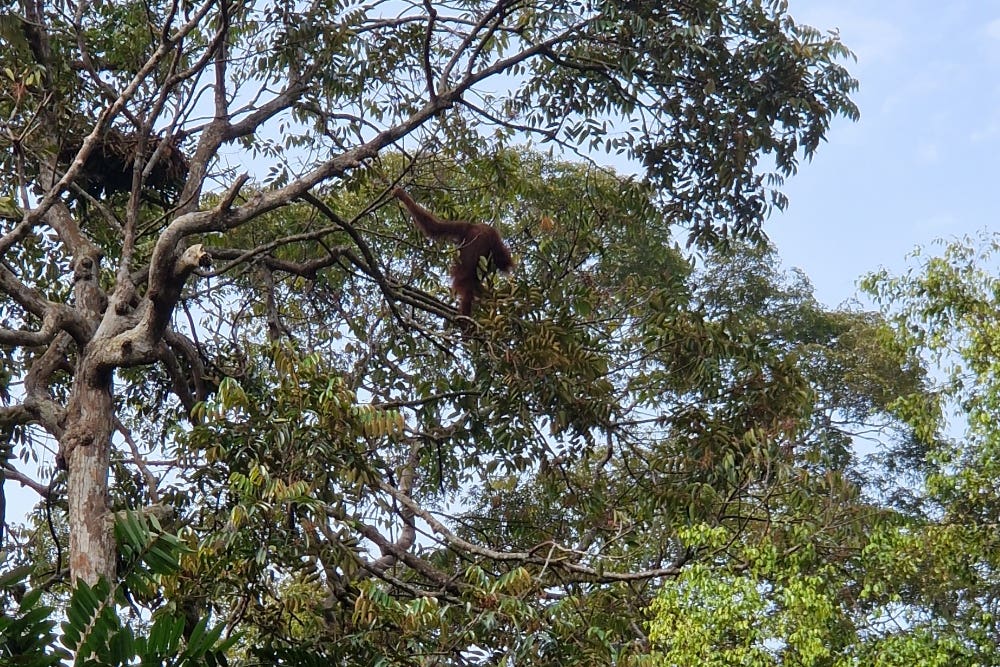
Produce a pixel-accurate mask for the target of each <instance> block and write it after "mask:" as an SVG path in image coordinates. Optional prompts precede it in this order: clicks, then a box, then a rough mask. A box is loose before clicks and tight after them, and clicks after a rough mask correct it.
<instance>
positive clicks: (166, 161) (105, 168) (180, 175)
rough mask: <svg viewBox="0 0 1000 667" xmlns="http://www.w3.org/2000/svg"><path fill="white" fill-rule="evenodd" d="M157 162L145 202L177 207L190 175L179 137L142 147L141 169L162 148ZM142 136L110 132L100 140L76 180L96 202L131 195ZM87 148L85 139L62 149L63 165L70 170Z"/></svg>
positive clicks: (145, 184)
mask: <svg viewBox="0 0 1000 667" xmlns="http://www.w3.org/2000/svg"><path fill="white" fill-rule="evenodd" d="M161 144H162V146H163V147H162V149H160V152H159V154H158V155H157V156H156V162H155V163H154V164H153V166H152V167H151V168H150V169H149V170H148V173H147V175H146V178H145V179H144V181H143V183H142V188H143V195H144V198H145V199H147V200H148V201H151V202H152V203H154V204H157V205H160V206H166V205H168V204H169V203H171V202H173V203H176V201H177V198H178V197H179V196H180V193H181V190H182V189H183V188H184V183H185V181H186V180H187V175H188V161H187V158H186V157H185V156H184V153H183V152H181V150H180V148H179V147H178V145H177V144H178V139H177V138H176V137H168V138H166V139H163V138H160V137H157V136H155V135H154V136H150V137H148V138H147V139H146V141H145V145H144V146H143V147H142V148H143V151H142V160H141V165H142V168H143V169H146V165H147V164H149V162H150V160H152V159H153V156H154V153H156V151H157V149H158V148H160V146H161ZM139 145H140V141H139V136H138V135H136V134H126V133H124V132H121V131H120V130H115V129H112V130H109V131H108V132H106V133H105V134H104V136H103V137H101V138H100V139H99V140H98V143H97V145H96V146H95V147H94V150H92V151H91V153H90V155H89V156H88V157H87V160H86V162H84V165H83V169H82V170H81V172H80V175H79V177H78V178H77V180H76V183H77V185H78V186H79V187H80V188H82V189H83V190H84V191H86V192H87V194H89V195H90V196H92V197H94V198H95V199H103V198H106V197H110V196H112V195H114V194H115V193H119V192H131V190H132V180H133V178H132V177H133V169H134V167H135V164H136V162H135V158H136V154H137V153H138V150H139ZM82 146H83V139H82V138H73V139H71V140H69V141H67V142H65V143H64V144H63V145H62V146H61V147H60V149H59V154H58V159H59V164H61V165H64V166H67V167H68V166H69V164H70V162H71V161H72V160H73V158H75V157H76V154H77V153H78V152H79V151H80V148H81V147H82Z"/></svg>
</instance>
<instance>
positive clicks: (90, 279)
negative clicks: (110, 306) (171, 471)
mask: <svg viewBox="0 0 1000 667" xmlns="http://www.w3.org/2000/svg"><path fill="white" fill-rule="evenodd" d="M99 274H100V255H99V254H97V253H94V252H87V253H81V257H80V258H79V259H77V261H76V262H75V266H74V271H73V280H74V292H75V298H76V308H77V310H78V311H80V312H81V313H83V314H84V315H85V316H86V318H87V319H88V320H90V321H91V322H93V323H94V329H95V331H96V329H97V324H98V323H99V322H100V321H101V318H102V316H103V315H105V314H106V313H104V312H103V311H104V309H105V306H106V304H107V301H106V299H105V297H104V293H103V292H102V291H101V290H100V287H99V285H98V282H97V276H98V275H99ZM99 345H100V339H99V338H98V337H97V336H94V337H92V338H91V340H90V341H89V342H88V343H87V344H86V345H85V347H84V349H83V350H81V351H80V358H79V359H78V361H77V368H76V373H75V376H74V378H73V391H72V394H71V395H70V399H69V405H68V406H67V410H66V430H65V431H64V432H63V436H62V438H61V439H60V442H59V457H60V459H61V463H62V465H63V466H64V467H65V468H66V470H67V474H68V476H69V483H68V484H67V487H68V488H67V496H68V497H67V502H68V505H69V568H70V577H71V580H73V581H75V580H76V579H83V581H85V582H87V584H88V585H90V586H93V585H94V584H95V583H97V580H98V579H99V578H100V577H105V578H107V579H108V580H109V581H112V580H113V578H114V573H115V545H114V537H113V534H112V531H111V524H110V522H109V521H108V512H109V511H110V498H109V493H108V470H109V468H110V465H111V432H112V424H113V423H114V409H115V406H114V398H113V394H112V377H113V372H112V371H111V370H102V369H99V368H98V365H97V363H96V358H95V354H94V352H95V350H96V349H97V348H98V346H99Z"/></svg>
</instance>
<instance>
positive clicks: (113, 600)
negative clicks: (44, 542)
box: [0, 513, 235, 667]
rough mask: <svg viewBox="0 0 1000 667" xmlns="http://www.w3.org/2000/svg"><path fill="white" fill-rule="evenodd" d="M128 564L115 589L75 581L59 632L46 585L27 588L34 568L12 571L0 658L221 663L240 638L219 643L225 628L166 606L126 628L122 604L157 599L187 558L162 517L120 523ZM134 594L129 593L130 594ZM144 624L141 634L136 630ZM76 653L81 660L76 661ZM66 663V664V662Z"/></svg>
mask: <svg viewBox="0 0 1000 667" xmlns="http://www.w3.org/2000/svg"><path fill="white" fill-rule="evenodd" d="M115 532H116V534H117V536H118V537H119V539H120V545H121V547H122V551H123V554H124V555H125V563H123V567H122V575H123V581H122V583H121V584H119V585H117V586H112V585H110V584H109V582H107V581H105V580H102V581H100V582H99V583H98V584H97V585H96V586H94V587H90V586H88V585H87V583H86V582H84V581H77V582H76V585H75V586H74V587H73V589H72V591H71V593H70V595H69V598H68V600H67V602H66V605H65V608H64V610H63V611H64V614H65V616H64V617H65V619H66V620H64V621H63V622H62V623H61V632H60V633H56V632H55V626H56V621H55V620H54V617H55V616H56V608H55V607H53V606H51V605H49V604H46V603H45V602H43V596H44V594H45V591H46V587H45V586H37V587H34V588H32V589H30V590H29V589H28V588H27V583H28V581H27V580H28V577H29V574H30V571H29V568H28V567H21V568H18V569H16V570H12V571H10V572H8V573H6V574H5V575H4V577H3V579H2V580H0V596H2V597H4V598H8V599H9V598H11V597H13V598H16V599H17V600H18V604H17V609H16V611H15V612H14V613H13V614H12V615H8V614H4V615H2V616H0V656H2V657H3V658H4V664H15V665H37V666H42V665H62V664H73V665H123V666H124V665H132V664H136V662H135V661H136V660H138V661H139V664H143V665H148V664H156V665H176V666H178V667H181V666H192V667H193V666H195V665H219V664H228V661H227V660H226V652H227V650H228V649H229V647H230V646H232V644H233V643H234V641H235V638H231V639H227V640H224V641H223V640H221V635H222V632H223V630H224V629H225V626H224V625H216V626H214V627H210V626H209V625H208V619H207V617H206V618H202V619H200V620H196V621H195V622H194V623H193V624H192V627H190V628H187V627H186V624H187V623H188V621H189V619H187V618H185V616H184V615H183V614H181V613H177V611H176V610H170V609H169V608H164V609H160V610H159V611H157V612H156V613H155V614H154V615H153V618H152V622H151V623H148V624H136V625H132V624H125V623H123V622H122V618H121V617H120V615H119V606H120V605H123V604H124V603H125V602H127V601H130V600H129V596H130V594H134V593H137V592H139V591H141V592H143V593H144V594H145V595H156V594H157V593H156V592H155V591H156V588H157V585H158V583H159V579H160V577H163V576H167V575H170V574H173V573H175V572H176V571H177V569H178V567H179V559H180V557H181V556H182V554H183V553H184V551H185V549H184V547H183V545H182V544H181V543H180V542H179V541H178V540H177V538H176V536H174V535H171V534H169V533H166V532H163V531H162V530H161V529H160V527H159V525H158V522H157V521H156V519H150V520H148V521H147V520H146V519H145V518H144V517H143V516H142V515H141V514H138V513H125V514H123V515H122V516H121V517H119V519H118V521H116V523H115ZM130 589H131V590H130ZM141 625H145V626H146V627H144V628H142V629H138V628H137V627H136V626H141ZM74 656H75V658H74ZM64 661H66V662H64Z"/></svg>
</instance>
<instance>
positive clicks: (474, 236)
mask: <svg viewBox="0 0 1000 667" xmlns="http://www.w3.org/2000/svg"><path fill="white" fill-rule="evenodd" d="M392 194H393V195H394V196H395V197H396V198H397V199H399V201H401V202H402V203H403V206H405V207H406V210H407V211H409V212H410V215H411V216H413V222H414V223H416V225H417V229H419V230H420V231H421V233H422V234H423V235H424V236H426V237H427V238H429V239H447V240H449V241H452V242H453V243H455V244H456V245H457V246H458V258H457V259H456V260H455V265H454V266H453V267H452V269H451V278H452V289H453V290H454V291H455V293H456V294H457V295H458V303H459V311H460V312H461V313H462V314H463V315H470V314H471V313H472V302H473V301H474V300H475V298H476V297H477V296H478V295H479V293H480V292H481V291H482V285H481V284H480V282H479V272H478V269H479V258H480V257H486V258H487V259H488V260H489V261H490V264H491V265H492V266H494V267H496V268H497V269H499V270H500V271H504V272H506V271H510V270H511V269H512V268H513V267H514V261H513V260H512V259H511V256H510V249H509V248H508V247H507V246H506V244H504V242H503V239H502V238H501V237H500V233H499V232H497V230H496V229H494V228H493V227H491V226H490V225H487V224H484V223H475V222H465V221H463V220H442V219H441V218H439V217H437V216H436V215H434V214H433V213H431V212H430V211H428V210H427V209H425V208H424V207H422V206H421V205H420V204H418V203H417V202H415V201H413V198H412V197H410V195H408V194H407V193H406V192H405V191H404V190H403V189H402V188H395V189H394V190H393V191H392Z"/></svg>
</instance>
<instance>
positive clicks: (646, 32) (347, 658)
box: [0, 0, 929, 665]
mask: <svg viewBox="0 0 1000 667" xmlns="http://www.w3.org/2000/svg"><path fill="white" fill-rule="evenodd" d="M0 45H2V47H3V48H0V76H2V77H3V78H4V80H5V82H7V83H8V84H9V85H4V86H0V118H2V119H3V120H2V121H0V130H2V131H0V224H2V229H0V255H2V256H3V260H4V261H3V262H2V263H0V294H2V297H0V351H2V354H3V360H4V364H3V368H4V374H3V376H2V379H3V382H4V387H3V390H4V391H3V393H2V398H3V402H4V405H3V406H2V407H0V426H3V428H4V433H5V434H8V433H9V434H10V443H11V444H10V454H11V455H12V456H10V457H8V458H7V459H6V460H7V461H8V464H7V465H6V466H5V468H4V474H5V478H6V479H8V480H10V479H14V480H16V481H19V482H21V483H23V484H26V485H28V486H29V487H30V488H33V489H35V490H36V491H38V493H39V494H40V495H41V496H43V497H44V498H45V499H46V506H45V508H44V512H43V511H42V509H40V510H39V513H38V516H39V517H41V516H43V514H44V515H47V518H46V520H45V521H41V520H38V521H37V522H36V523H35V524H33V525H30V526H24V527H19V528H18V530H17V531H14V532H12V533H11V539H12V542H11V548H12V549H13V550H14V551H16V552H17V556H16V562H30V563H31V565H32V566H33V567H32V570H31V572H32V575H33V576H34V577H36V579H33V580H32V582H31V583H32V589H33V591H34V590H44V591H45V593H43V594H38V593H34V592H33V593H29V594H28V597H26V598H25V599H27V600H29V603H30V604H29V605H28V606H27V607H25V609H24V611H23V612H18V613H19V614H20V615H19V616H14V617H12V618H13V619H14V620H13V621H11V622H12V623H18V624H20V625H17V628H18V630H17V632H19V633H20V635H16V636H18V637H21V638H25V635H24V633H25V632H30V633H36V634H34V635H32V637H34V638H33V639H32V638H25V639H24V641H25V642H27V643H26V644H25V645H24V647H23V648H24V651H34V652H35V654H36V655H38V656H39V657H40V658H41V659H48V658H50V657H52V658H60V659H62V658H61V657H60V656H64V651H63V649H66V650H68V651H69V652H70V653H72V655H73V657H74V659H76V660H77V661H80V662H81V663H82V662H84V661H88V660H91V659H93V661H94V662H103V663H104V664H125V663H130V662H136V661H139V662H142V661H147V662H171V661H173V662H177V663H178V664H180V663H184V662H185V661H187V662H189V663H192V664H193V663H198V662H206V663H211V662H212V661H217V662H221V661H223V660H231V661H233V662H241V663H245V664H257V663H261V662H263V663H274V662H286V663H294V664H330V663H331V662H332V663H337V664H366V665H367V664H411V665H412V664H456V665H460V664H468V663H501V662H506V663H507V664H513V663H516V664H522V665H526V664H554V663H555V664H580V665H587V664H592V665H597V664H601V665H603V664H610V663H616V664H628V663H629V662H633V663H636V662H642V661H643V660H647V661H648V660H649V659H650V658H651V656H652V654H651V653H650V648H651V647H650V643H649V642H650V638H649V636H648V635H647V633H646V632H645V630H644V629H643V626H642V621H643V619H644V614H646V612H647V609H648V606H649V605H650V604H651V603H652V601H653V600H654V599H657V595H658V594H659V593H660V591H661V590H664V589H667V588H669V587H670V586H671V582H672V581H673V580H675V579H676V578H677V577H679V576H681V575H682V573H683V572H684V571H685V568H690V572H691V573H692V574H691V576H701V575H702V574H704V573H711V572H732V571H736V570H735V569H734V568H735V567H736V565H737V564H739V563H746V562H748V558H749V556H748V555H750V554H755V553H759V554H765V553H771V551H768V550H773V553H775V554H779V555H780V554H785V553H800V552H801V553H802V554H803V557H802V560H801V561H795V563H794V567H796V568H799V569H798V570H792V571H793V572H799V571H801V572H802V573H803V575H804V576H810V577H811V576H826V575H825V573H826V572H827V569H824V567H826V568H833V571H835V572H837V573H839V574H843V573H844V572H847V571H850V569H851V567H852V566H853V563H854V561H852V560H851V558H850V556H849V554H851V553H855V552H856V551H857V550H859V549H864V548H866V547H867V546H868V542H867V540H866V538H865V537H864V536H865V535H866V534H867V533H868V532H869V531H871V530H872V529H873V528H874V527H876V526H881V525H882V524H881V523H879V521H880V520H881V517H882V514H883V513H885V514H891V512H890V511H889V508H890V506H891V507H903V506H904V502H903V500H904V499H903V497H902V496H903V494H902V493H901V492H900V490H899V489H898V488H894V487H890V486H884V490H885V492H886V497H889V496H888V493H889V492H895V493H897V495H898V496H899V499H898V500H895V499H894V500H893V501H892V502H893V503H895V504H894V505H890V503H889V502H885V503H882V504H879V503H878V502H876V501H875V500H873V499H872V498H870V497H867V496H866V495H865V491H866V487H865V485H866V484H867V483H869V482H870V481H871V477H870V476H867V475H866V474H865V473H866V470H865V469H864V467H863V466H861V465H859V464H858V462H857V461H856V460H855V457H854V455H853V451H852V448H851V443H852V442H853V438H854V437H855V436H856V435H857V433H858V431H859V429H868V428H878V429H880V432H881V434H882V436H881V439H882V440H884V441H885V442H884V444H885V445H886V447H887V451H888V453H889V454H893V453H896V452H903V451H906V452H910V453H914V452H917V451H919V450H920V447H921V446H927V443H928V441H929V439H928V438H926V437H923V435H924V434H923V432H922V431H920V430H919V429H918V428H914V427H913V426H912V425H911V424H910V423H907V422H905V421H903V419H902V418H907V419H908V418H909V417H910V416H911V415H910V413H907V412H906V411H905V406H904V405H903V404H902V403H900V402H898V401H897V400H896V399H897V397H900V396H907V397H911V399H912V400H911V403H909V404H907V405H918V404H920V401H922V400H925V399H926V398H927V397H926V395H925V392H924V386H925V385H924V381H925V378H924V377H923V375H922V370H921V364H920V363H919V359H915V358H914V357H913V355H911V354H909V352H908V350H907V349H906V348H905V347H892V346H891V345H888V344H885V345H882V344H875V343H873V340H874V341H875V342H881V341H884V340H885V339H888V338H889V333H888V330H887V328H886V326H885V323H884V321H883V320H881V319H880V318H879V317H877V316H875V315H872V314H865V313H857V312H847V311H844V312H840V311H837V312H830V311H828V310H826V309H824V308H822V307H820V306H819V305H818V304H817V303H816V302H815V301H814V300H813V298H812V295H811V291H810V289H809V286H808V284H807V283H806V282H805V281H804V279H802V278H801V277H793V278H792V279H788V278H787V277H786V276H784V275H782V274H780V272H778V271H777V270H775V269H774V265H775V264H776V260H775V258H774V256H773V253H772V252H771V251H770V250H769V249H768V248H767V247H766V244H765V242H764V241H765V240H764V236H763V232H762V224H763V222H764V220H765V218H766V216H767V215H768V213H769V212H770V211H771V210H772V209H774V208H780V207H782V206H783V205H784V203H785V200H784V197H783V196H782V195H781V193H780V191H779V190H778V188H779V187H780V185H781V183H782V182H783V179H784V178H785V177H787V176H789V175H791V174H792V173H794V171H795V170H796V169H797V167H798V161H799V160H800V159H801V158H802V157H805V158H809V157H811V156H812V155H813V153H814V151H815V150H816V149H817V148H818V146H819V144H820V143H821V141H822V139H823V137H824V135H825V133H826V130H827V128H828V126H829V124H830V122H831V121H832V119H833V117H834V116H836V115H845V116H848V117H855V116H856V114H857V111H856V109H855V107H854V105H853V103H852V102H851V101H850V99H849V98H848V95H849V94H850V93H851V92H852V91H853V90H854V87H855V85H856V83H855V81H854V80H853V79H852V78H851V77H850V75H849V74H848V73H847V71H846V70H845V69H844V67H843V66H842V65H841V64H840V63H841V60H842V59H844V58H845V57H847V56H849V53H848V52H847V51H846V49H845V48H844V46H843V45H842V44H841V43H840V41H839V39H838V38H837V36H836V34H830V33H827V34H824V33H821V32H818V31H816V30H814V29H812V28H808V27H805V26H801V25H799V24H797V23H796V22H795V21H794V20H793V19H792V18H791V17H789V16H788V15H787V13H786V7H785V4H784V3H783V2H722V1H721V0H699V1H698V2H694V3H691V2H680V3H666V4H664V3H659V2H657V3H647V2H617V1H614V0H612V1H609V2H555V3H553V2H546V3H510V2H505V1H502V2H495V3H491V2H480V1H475V2H460V3H452V4H442V3H434V2H421V3H417V2H413V3H403V4H399V3H380V2H376V3H369V4H355V3H348V2H342V1H340V0H332V1H329V2H316V3H311V4H310V3H307V4H302V3H288V2H277V3H263V4H261V3H231V2H228V1H227V0H204V1H203V2H198V3H193V4H192V3H177V2H173V1H170V0H167V1H165V2H142V3H139V2H132V1H130V2H120V3H83V4H80V5H78V6H76V7H75V11H74V13H73V14H72V15H70V14H68V13H65V12H64V11H63V8H61V7H59V6H56V5H51V6H50V5H49V4H47V3H35V2H19V3H17V4H16V6H14V7H13V11H11V12H8V13H6V14H5V15H4V16H3V17H0ZM529 142H530V143H531V145H534V146H537V145H538V144H537V143H536V142H543V143H544V144H547V146H550V147H551V150H550V152H549V153H548V154H546V155H543V154H539V153H537V152H535V151H533V150H531V149H530V148H529V147H527V145H526V144H528V143H529ZM599 151H604V154H605V155H610V154H616V155H620V156H621V159H623V160H628V161H629V162H628V164H629V165H641V166H642V168H643V170H644V172H643V174H642V175H641V176H636V177H623V176H620V175H618V174H616V173H614V172H613V171H612V170H609V169H602V168H598V167H596V166H594V165H593V160H594V157H593V156H595V155H597V154H599V153H598V152H599ZM582 153H586V154H587V155H588V156H589V157H590V162H589V163H584V164H581V163H571V162H566V161H564V160H563V159H562V158H561V157H560V156H564V155H577V156H579V155H581V154H582ZM602 159H603V158H602ZM395 184H402V185H405V186H406V188H407V190H408V191H410V192H411V193H412V194H413V195H414V197H415V198H416V199H417V200H418V201H420V202H421V203H422V204H424V205H426V206H427V207H428V208H430V209H432V210H434V211H435V212H438V213H440V214H441V215H443V216H446V217H452V218H467V219H471V220H476V221H483V222H487V223H489V224H492V225H495V226H496V227H497V228H498V229H499V230H500V231H501V232H502V233H503V235H504V238H505V239H506V240H507V242H508V243H509V244H510V246H511V247H512V249H513V250H514V253H515V255H516V258H517V261H518V266H517V270H516V272H515V273H514V275H513V276H511V277H509V278H506V277H496V276H491V277H490V278H489V279H488V280H487V281H486V283H487V290H486V294H484V296H483V298H481V299H479V300H478V301H477V307H476V310H475V311H474V313H473V317H472V318H465V319H463V318H460V317H458V316H457V315H456V312H455V309H454V307H453V297H452V295H450V294H449V292H448V287H447V284H448V280H447V277H446V273H447V271H448V266H449V264H450V263H451V262H452V257H453V255H452V251H453V249H451V248H441V247H436V246H430V245H428V244H426V243H425V242H424V240H423V239H421V238H420V237H419V235H418V234H417V233H416V232H415V230H414V229H413V227H412V224H411V222H410V221H409V219H408V218H407V217H406V216H405V214H403V212H401V211H400V210H399V209H398V207H397V206H396V205H395V204H390V201H391V200H390V198H389V197H388V192H389V191H390V190H391V187H392V186H393V185H395ZM679 235H680V238H681V240H684V239H683V237H684V236H686V237H687V240H689V241H693V242H694V243H693V245H691V246H690V248H694V249H695V250H694V252H697V253H701V254H700V255H695V254H692V252H691V251H690V250H683V249H682V248H681V247H680V246H679V245H678V243H677V242H676V240H675V239H677V238H678V237H679ZM727 248H728V250H727ZM911 412H912V411H911ZM907 448H909V449H907ZM51 450H55V456H54V457H53V456H51V455H49V454H48V451H51ZM901 460H902V459H901ZM33 461H41V462H42V464H43V465H42V467H41V469H36V468H35V466H33V465H31V462H33ZM63 469H65V475H64V473H63ZM56 471H58V472H56ZM49 476H52V478H53V480H54V482H55V483H54V484H51V485H49V484H47V483H45V482H48V481H49V479H48V478H49ZM63 481H65V484H63V483H62V482H63ZM879 500H881V498H880V499H879ZM112 517H114V518H115V519H116V521H112V520H111V518H112ZM49 519H51V520H49ZM112 525H114V526H115V527H114V528H112ZM891 525H892V524H891ZM718 535H725V536H726V539H725V540H719V539H717V536H718ZM67 536H68V540H67ZM64 542H67V543H66V544H64ZM63 551H65V552H66V553H68V559H67V560H68V562H69V564H70V570H69V572H66V571H64V569H63V561H62V558H61V554H62V553H63ZM806 555H808V558H807V557H806ZM774 562H775V563H778V562H779V560H778V559H777V556H775V559H774ZM780 562H784V561H780ZM823 563H826V564H827V565H826V566H824V565H823ZM765 565H766V564H765V563H763V562H762V563H761V564H760V565H759V567H758V568H757V570H756V571H755V575H754V576H757V577H759V578H760V580H763V578H765V577H775V578H778V577H779V576H783V575H782V573H780V572H778V571H777V565H775V566H774V567H771V566H770V565H766V566H765ZM43 572H48V573H49V574H50V575H51V574H53V573H54V575H55V576H54V577H52V578H46V579H41V578H40V573H43ZM705 576H707V575H705ZM831 580H832V575H831ZM727 581H730V582H734V581H735V580H732V579H730V580H727ZM748 581H752V580H748ZM824 581H825V579H824ZM734 585H735V584H734ZM850 586H853V587H854V588H857V587H858V586H863V584H862V583H861V582H860V578H853V579H851V581H850ZM806 592H808V591H805V592H803V593H802V595H803V596H805V593H806ZM39 595H43V596H44V595H48V596H50V598H45V599H46V605H44V606H39V605H41V604H42V603H41V600H42V599H43V598H42V597H39ZM31 596H35V597H31ZM803 599H805V598H804V597H803ZM797 604H798V603H797ZM43 609H44V611H40V610H43ZM795 609H796V610H801V611H802V612H803V613H805V612H806V611H807V610H809V609H812V607H810V606H809V605H806V604H805V603H802V604H800V605H799V606H797V607H795ZM53 614H64V615H65V619H66V620H65V624H64V625H62V626H61V633H58V632H56V630H55V626H53V625H45V623H47V622H48V621H47V620H46V619H45V618H44V617H46V616H50V615H53ZM25 619H27V620H25ZM4 621H5V622H6V621H7V619H6V618H5V619H4ZM210 623H211V624H212V625H211V628H210V627H209V624H210ZM39 624H41V625H39ZM792 627H793V624H791V623H790V622H789V623H784V624H783V625H782V626H781V628H778V629H775V630H774V632H775V633H778V632H779V630H783V629H786V628H792ZM803 627H805V626H803ZM809 632H810V633H812V634H810V635H809V636H810V637H811V639H809V641H807V642H806V641H804V643H802V647H803V648H801V649H797V650H801V651H804V652H806V653H807V654H808V655H814V654H816V653H815V652H816V649H815V641H816V640H815V633H814V632H813V630H812V629H810V630H809ZM223 637H226V638H225V639H223ZM56 638H58V641H59V642H61V644H62V648H58V647H56V646H54V645H53V641H54V640H55V639H56ZM17 641H21V640H20V639H18V640H17ZM796 646H798V644H796Z"/></svg>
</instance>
